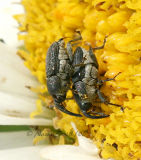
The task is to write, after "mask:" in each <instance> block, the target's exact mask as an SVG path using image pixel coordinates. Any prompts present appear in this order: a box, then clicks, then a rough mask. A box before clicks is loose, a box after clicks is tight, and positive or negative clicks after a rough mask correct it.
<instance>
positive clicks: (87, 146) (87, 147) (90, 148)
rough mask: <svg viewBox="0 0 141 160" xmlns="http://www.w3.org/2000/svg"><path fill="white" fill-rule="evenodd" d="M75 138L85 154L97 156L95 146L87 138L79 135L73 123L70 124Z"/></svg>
mask: <svg viewBox="0 0 141 160" xmlns="http://www.w3.org/2000/svg"><path fill="white" fill-rule="evenodd" d="M71 125H72V127H73V129H74V131H75V133H76V135H77V138H78V143H79V147H80V148H81V149H83V150H84V151H85V152H87V153H88V154H91V155H97V154H98V148H97V146H96V145H95V144H94V143H93V141H92V140H91V139H89V138H86V137H84V136H82V135H81V133H80V132H79V131H78V130H77V128H76V126H75V124H74V123H71Z"/></svg>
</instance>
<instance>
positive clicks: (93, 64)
mask: <svg viewBox="0 0 141 160" xmlns="http://www.w3.org/2000/svg"><path fill="white" fill-rule="evenodd" d="M80 39H81V36H80V37H79V38H76V39H74V40H71V41H69V42H68V43H67V48H65V43H64V40H63V38H61V39H60V40H59V41H58V42H54V43H53V44H52V45H51V46H50V48H49V49H48V53H47V60H46V74H47V87H48V91H49V93H50V94H51V96H52V97H53V99H54V105H55V107H56V108H58V109H59V110H61V111H62V112H64V113H66V114H69V115H72V116H77V117H82V115H81V114H76V113H72V112H70V111H68V110H67V109H66V108H65V107H64V105H63V102H64V101H65V99H66V93H67V91H68V90H69V89H70V85H71V81H72V83H73V87H72V91H73V96H74V99H75V101H76V103H77V104H78V106H79V107H80V110H81V112H82V113H83V114H84V115H85V116H86V117H88V118H92V119H99V118H105V117H108V116H109V115H106V114H104V113H98V112H89V109H90V108H92V106H93V102H94V101H95V100H96V98H97V97H98V98H99V99H100V102H102V103H105V104H110V105H115V106H118V107H121V106H120V105H117V104H112V103H109V102H108V101H107V100H106V99H105V98H104V97H103V96H102V94H101V92H100V87H101V86H102V84H103V83H104V82H105V81H110V80H114V79H115V77H116V76H115V77H114V78H112V79H106V80H99V79H98V62H97V59H96V57H95V55H94V54H93V50H96V49H102V48H104V45H105V42H106V40H104V43H103V45H102V46H100V47H97V48H92V47H90V48H89V51H87V50H85V49H84V48H81V47H77V48H76V50H75V52H74V55H73V52H72V46H71V42H74V41H77V40H80ZM121 108H122V107H121ZM91 114H95V115H91Z"/></svg>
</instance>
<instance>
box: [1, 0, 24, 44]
mask: <svg viewBox="0 0 141 160" xmlns="http://www.w3.org/2000/svg"><path fill="white" fill-rule="evenodd" d="M20 1H21V0H4V1H0V20H1V25H0V38H3V39H4V40H5V42H6V44H8V45H10V46H14V47H16V46H18V45H19V44H21V41H18V39H17V33H18V32H19V31H18V28H17V26H18V24H17V22H16V20H15V19H14V18H13V17H12V16H13V15H15V14H20V13H23V6H22V5H19V4H14V3H15V2H20Z"/></svg>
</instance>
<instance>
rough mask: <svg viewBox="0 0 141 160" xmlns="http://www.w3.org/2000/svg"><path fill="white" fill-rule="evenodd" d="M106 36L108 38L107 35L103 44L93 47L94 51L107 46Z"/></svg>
mask: <svg viewBox="0 0 141 160" xmlns="http://www.w3.org/2000/svg"><path fill="white" fill-rule="evenodd" d="M106 38H107V37H105V38H104V41H103V44H102V46H99V47H95V48H92V49H93V50H94V51H95V50H99V49H103V48H104V47H105V43H106Z"/></svg>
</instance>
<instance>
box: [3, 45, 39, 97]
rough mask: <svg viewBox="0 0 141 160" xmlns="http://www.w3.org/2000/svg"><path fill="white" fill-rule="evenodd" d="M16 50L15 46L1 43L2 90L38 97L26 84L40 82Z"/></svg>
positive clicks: (34, 84)
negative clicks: (32, 74)
mask: <svg viewBox="0 0 141 160" xmlns="http://www.w3.org/2000/svg"><path fill="white" fill-rule="evenodd" d="M16 52H17V50H16V49H15V48H12V47H9V46H8V45H6V44H3V43H0V57H1V62H0V91H2V92H8V93H11V94H13V96H14V95H15V96H16V95H21V96H28V97H34V98H36V97H37V96H36V94H35V93H33V92H31V91H30V90H29V89H28V88H26V87H25V86H37V85H39V83H38V82H37V80H36V79H35V77H33V76H31V73H30V71H29V70H28V69H27V68H26V67H25V66H24V64H23V61H22V60H21V58H20V57H19V56H18V55H16Z"/></svg>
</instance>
